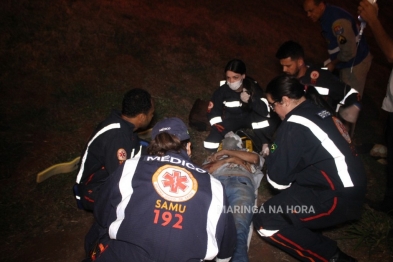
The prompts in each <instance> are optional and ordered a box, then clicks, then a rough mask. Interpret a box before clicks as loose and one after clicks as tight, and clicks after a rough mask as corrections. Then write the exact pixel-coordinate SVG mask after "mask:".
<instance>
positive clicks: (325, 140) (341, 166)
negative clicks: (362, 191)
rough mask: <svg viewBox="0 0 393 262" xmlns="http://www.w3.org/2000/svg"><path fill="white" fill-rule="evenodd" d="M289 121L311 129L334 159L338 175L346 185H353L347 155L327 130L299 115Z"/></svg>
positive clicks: (293, 116)
mask: <svg viewBox="0 0 393 262" xmlns="http://www.w3.org/2000/svg"><path fill="white" fill-rule="evenodd" d="M288 122H292V123H297V124H300V125H303V126H305V127H307V128H308V129H310V131H311V133H313V134H314V136H315V137H316V138H317V139H318V140H319V141H320V142H321V145H322V146H323V147H324V148H325V149H326V151H327V152H328V153H329V154H330V155H331V156H332V158H333V159H334V162H335V164H336V169H337V173H338V176H339V177H340V180H341V182H342V183H343V185H344V187H353V182H352V179H351V176H350V175H349V172H348V166H347V163H346V162H345V156H344V155H343V154H342V153H341V151H340V150H339V149H338V148H337V146H336V145H335V144H334V142H333V141H332V140H331V139H330V138H329V136H328V135H327V134H326V133H325V131H323V130H322V129H321V128H320V127H319V126H317V125H316V124H315V123H314V122H312V121H310V120H309V119H307V118H305V117H302V116H298V115H292V116H290V117H289V119H288Z"/></svg>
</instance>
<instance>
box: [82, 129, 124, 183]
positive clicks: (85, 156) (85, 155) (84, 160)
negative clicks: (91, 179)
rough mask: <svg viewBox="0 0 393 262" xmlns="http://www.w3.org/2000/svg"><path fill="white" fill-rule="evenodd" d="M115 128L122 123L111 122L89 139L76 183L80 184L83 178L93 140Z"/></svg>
mask: <svg viewBox="0 0 393 262" xmlns="http://www.w3.org/2000/svg"><path fill="white" fill-rule="evenodd" d="M115 128H120V123H115V124H110V125H108V126H106V127H104V128H102V129H101V130H100V131H98V132H97V134H96V135H95V136H94V137H93V138H92V139H91V140H90V141H89V144H88V145H87V148H86V151H85V154H84V155H83V158H82V161H81V165H80V166H81V168H80V169H79V173H78V175H77V177H76V183H78V184H79V182H80V181H81V179H82V174H83V171H84V169H85V162H86V158H87V152H88V151H89V146H90V145H91V143H93V141H94V140H95V139H96V138H97V137H99V136H100V135H102V134H103V133H105V132H106V131H109V130H111V129H115Z"/></svg>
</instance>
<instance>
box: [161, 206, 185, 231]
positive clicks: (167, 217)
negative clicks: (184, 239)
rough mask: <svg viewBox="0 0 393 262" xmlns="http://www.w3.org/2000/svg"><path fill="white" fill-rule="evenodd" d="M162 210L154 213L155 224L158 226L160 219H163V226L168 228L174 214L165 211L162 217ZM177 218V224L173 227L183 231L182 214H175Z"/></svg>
mask: <svg viewBox="0 0 393 262" xmlns="http://www.w3.org/2000/svg"><path fill="white" fill-rule="evenodd" d="M160 211H161V210H158V209H155V210H154V213H155V214H156V215H155V216H154V224H158V220H159V219H160V217H161V218H162V220H163V221H164V222H163V223H161V225H162V226H167V225H168V224H169V223H170V222H171V221H172V217H173V216H172V213H171V212H168V211H165V212H163V213H162V215H161V216H160V213H161V212H160ZM175 218H177V222H176V223H175V224H174V225H173V226H172V227H173V228H178V229H182V228H183V226H182V225H181V223H182V222H183V216H182V215H181V214H175Z"/></svg>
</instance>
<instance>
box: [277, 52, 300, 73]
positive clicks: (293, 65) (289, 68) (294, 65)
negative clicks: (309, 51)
mask: <svg viewBox="0 0 393 262" xmlns="http://www.w3.org/2000/svg"><path fill="white" fill-rule="evenodd" d="M280 64H281V65H282V71H283V72H284V73H285V74H287V75H289V76H292V77H296V78H298V77H299V70H300V62H299V60H292V59H291V58H290V57H287V58H284V59H280Z"/></svg>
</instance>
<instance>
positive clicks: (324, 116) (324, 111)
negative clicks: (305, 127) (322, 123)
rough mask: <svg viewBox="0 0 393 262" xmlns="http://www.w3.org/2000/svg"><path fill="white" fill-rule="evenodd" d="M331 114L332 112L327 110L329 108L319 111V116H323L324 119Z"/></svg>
mask: <svg viewBox="0 0 393 262" xmlns="http://www.w3.org/2000/svg"><path fill="white" fill-rule="evenodd" d="M331 115H332V114H330V112H329V111H327V110H322V111H320V112H318V116H319V117H320V118H322V119H324V118H326V117H328V116H331Z"/></svg>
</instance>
